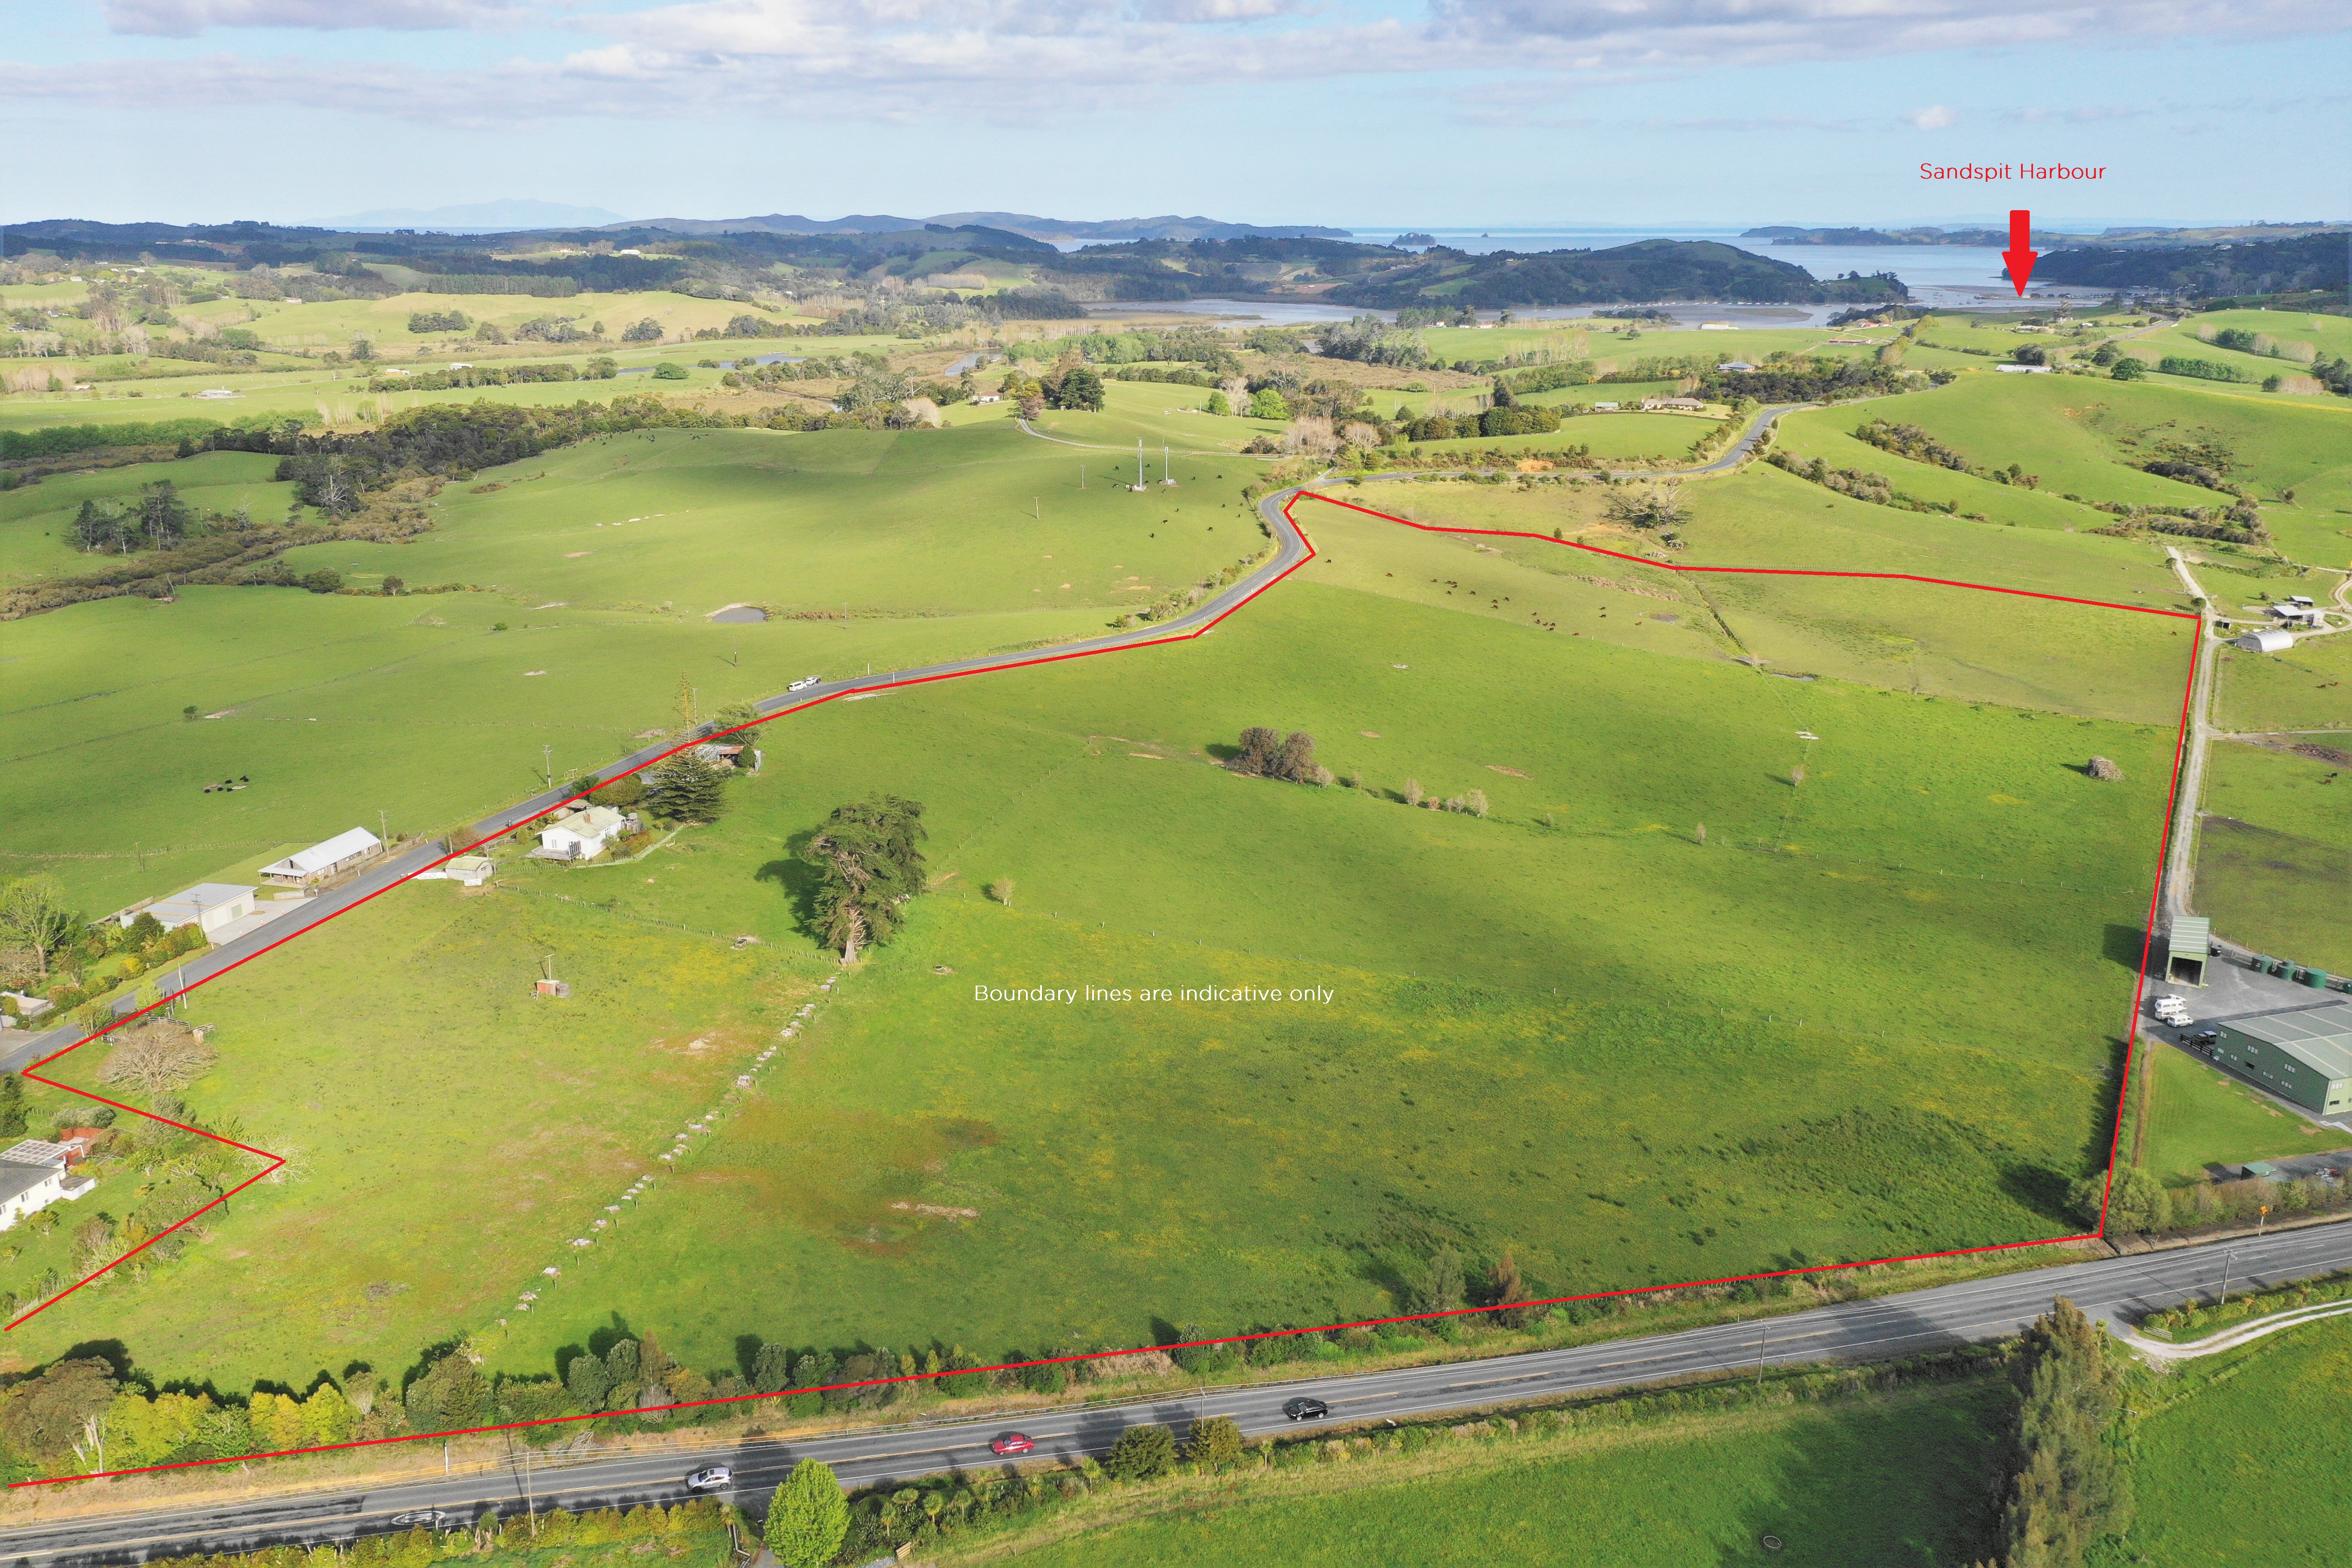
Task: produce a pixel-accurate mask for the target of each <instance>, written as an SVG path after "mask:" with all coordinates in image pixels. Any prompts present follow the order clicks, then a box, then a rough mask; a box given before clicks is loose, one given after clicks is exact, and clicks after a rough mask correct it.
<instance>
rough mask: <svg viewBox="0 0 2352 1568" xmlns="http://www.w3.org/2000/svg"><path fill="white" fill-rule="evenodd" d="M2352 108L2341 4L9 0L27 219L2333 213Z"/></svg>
mask: <svg viewBox="0 0 2352 1568" xmlns="http://www.w3.org/2000/svg"><path fill="white" fill-rule="evenodd" d="M2347 109H2352V5H2345V4H2344V3H2343V0H2122V3H2113V4H2099V3H2070V0H1106V3H1096V0H688V3H684V4H668V3H663V0H637V3H631V0H0V144H5V146H6V147H7V148H8V149H9V156H8V157H7V159H6V161H5V179H0V222H7V221H16V222H23V221H29V220H32V219H37V218H46V217H81V218H96V219H102V220H108V221H115V222H124V221H132V220H150V221H164V222H181V223H195V222H226V221H229V220H233V219H237V218H260V219H265V220H268V221H273V222H284V223H314V222H321V221H327V220H331V219H333V218H336V217H340V216H346V215H350V214H353V213H359V212H365V211H373V210H377V209H383V208H403V207H405V208H421V209H432V208H436V207H440V206H443V205H450V204H464V203H478V202H488V201H495V200H499V199H518V198H519V199H530V200H537V201H545V202H556V203H566V204H572V205H579V206H583V207H599V208H604V209H606V210H608V211H611V212H614V213H616V214H619V215H621V216H627V217H664V216H677V217H733V216H747V215H752V214H761V213H773V212H784V213H801V214H805V215H808V216H815V217H834V216H840V215H842V214H845V213H853V212H862V213H893V214H898V215H901V216H929V215H930V214H934V213H940V212H951V211H968V210H996V211H1013V212H1026V213H1036V214H1043V215H1045V216H1055V217H1061V218H1097V219H1099V218H1115V217H1128V216H1144V215H1156V214H1168V213H1173V214H1183V215H1203V216H1211V217H1215V218H1219V219H1223V220H1228V221H1238V222H1248V223H1291V224H1308V223H1312V224H1328V225H1334V226H1345V227H1356V228H1360V229H1363V230H1364V231H1366V232H1371V231H1373V230H1375V229H1377V228H1380V227H1383V226H1385V227H1390V228H1394V227H1459V226H1471V227H1476V226H1541V225H1561V226H1637V225H1644V224H1655V225H1661V226H1664V225H1675V224H1680V225H1701V224H1734V225H1748V224H1760V223H1805V224H1816V223H1818V224H1829V223H1866V224H1874V225H1891V224H1900V223H1906V222H1911V223H1934V222H1953V221H1963V220H1970V219H1977V218H1982V217H1986V216H1997V215H1999V214H2001V213H2004V212H2006V211H2007V210H2008V209H2010V208H2011V207H2014V206H2027V207H2030V208H2031V209H2032V211H2033V212H2034V215H2035V221H2036V223H2037V225H2041V224H2043V223H2051V224H2058V225H2063V226H2096V225H2102V224H2106V223H2146V222H2166V221H2169V222H2178V223H2184V224H2187V223H2206V222H2245V221H2254V220H2273V221H2285V220H2310V219H2321V218H2333V219H2341V218H2345V217H2347V216H2352V159H2347V158H2345V157H2344V156H2342V153H2343V150H2344V148H2345V147H2346V146H2347V136H2346V130H2347V119H2352V115H2347ZM2329 148H2333V149H2334V150H2335V151H2334V153H2328V152H2327V151H2326V149H2329ZM2022 162H2036V163H2057V164H2065V165H2069V166H2077V167H2094V168H2104V170H2105V174H2103V175H2102V176H2101V177H2100V178H2099V179H2098V180H2096V181H2095V182H2087V183H2074V182H2069V183H2047V182H2044V183H2035V182H2025V181H2017V180H2011V181H2001V182H1993V183H1989V184H1988V183H1977V184H1950V183H1936V182H1929V181H1927V180H1923V179H1922V178H1921V177H1920V174H1919V165H1920V164H1921V163H1934V164H1954V163H1993V164H1998V163H2011V164H2015V163H2022Z"/></svg>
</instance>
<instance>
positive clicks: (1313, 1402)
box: [1282, 1398, 1331, 1421]
mask: <svg viewBox="0 0 2352 1568" xmlns="http://www.w3.org/2000/svg"><path fill="white" fill-rule="evenodd" d="M1282 1413H1283V1414H1284V1415H1287V1416H1289V1417H1290V1418H1291V1419H1292V1420H1293V1421H1320V1420H1322V1419H1323V1417H1325V1416H1326V1415H1330V1414H1331V1407H1330V1406H1329V1405H1326V1404H1324V1403H1323V1402H1322V1401H1321V1400H1319V1399H1304V1398H1302V1399H1286V1400H1284V1401H1283V1402H1282Z"/></svg>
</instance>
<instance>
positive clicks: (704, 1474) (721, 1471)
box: [686, 1465, 735, 1492]
mask: <svg viewBox="0 0 2352 1568" xmlns="http://www.w3.org/2000/svg"><path fill="white" fill-rule="evenodd" d="M734 1484H735V1472H734V1471H732V1470H730V1469H729V1468H727V1467H726V1466H724V1465H713V1466H711V1467H710V1468H709V1469H707V1470H697V1471H695V1472H694V1474H692V1475H690V1476H688V1477H687V1478H686V1489H687V1490H688V1491H696V1492H716V1491H724V1490H726V1489H728V1488H729V1487H731V1486H733V1485H734Z"/></svg>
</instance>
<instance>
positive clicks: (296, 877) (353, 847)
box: [261, 827, 383, 888]
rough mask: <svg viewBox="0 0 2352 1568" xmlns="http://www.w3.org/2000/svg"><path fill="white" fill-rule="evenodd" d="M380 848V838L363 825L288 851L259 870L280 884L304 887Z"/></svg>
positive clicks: (322, 879)
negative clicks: (317, 842) (286, 854)
mask: <svg viewBox="0 0 2352 1568" xmlns="http://www.w3.org/2000/svg"><path fill="white" fill-rule="evenodd" d="M382 853H383V839H381V838H378V837H376V836H375V835H374V834H373V833H370V832H369V831H368V830H367V829H366V828H364V827H354V828H352V830H351V831H350V832H349V833H338V834H336V835H335V836H334V837H332V838H330V839H328V840H327V841H326V842H325V843H323V844H313V845H311V846H310V847H309V848H308V849H304V850H302V851H300V852H299V853H297V854H293V855H289V856H288V857H286V858H285V859H283V860H280V861H278V863H277V864H276V865H274V866H264V867H263V868H261V874H262V875H263V876H265V877H267V878H268V879H270V880H271V881H273V882H276V883H278V885H279V886H281V887H292V888H305V887H309V886H310V884H311V883H313V882H320V881H324V880H325V879H328V878H329V877H331V876H334V875H335V874H336V873H338V872H341V871H348V870H350V869H351V868H352V867H354V866H357V865H359V864H360V863H361V862H362V861H365V860H368V859H371V858H373V857H375V856H377V855H380V854H382Z"/></svg>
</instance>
